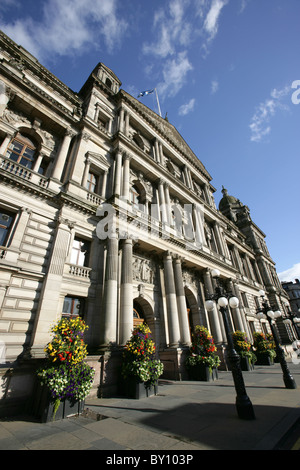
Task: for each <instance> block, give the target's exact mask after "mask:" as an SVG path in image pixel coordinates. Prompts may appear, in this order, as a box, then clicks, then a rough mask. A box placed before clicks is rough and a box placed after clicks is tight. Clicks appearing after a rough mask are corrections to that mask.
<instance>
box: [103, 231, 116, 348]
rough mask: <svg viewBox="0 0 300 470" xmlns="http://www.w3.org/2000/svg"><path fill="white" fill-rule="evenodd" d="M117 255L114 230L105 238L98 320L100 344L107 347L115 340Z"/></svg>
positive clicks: (114, 342)
mask: <svg viewBox="0 0 300 470" xmlns="http://www.w3.org/2000/svg"><path fill="white" fill-rule="evenodd" d="M118 256H119V240H118V235H117V234H116V233H114V232H112V233H111V234H110V237H109V238H108V240H107V255H106V267H105V278H104V291H103V301H102V312H101V320H100V331H101V333H100V334H101V337H100V346H102V347H108V346H109V345H110V344H113V345H114V344H116V342H117V313H118Z"/></svg>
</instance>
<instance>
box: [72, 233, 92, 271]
mask: <svg viewBox="0 0 300 470" xmlns="http://www.w3.org/2000/svg"><path fill="white" fill-rule="evenodd" d="M89 251H90V243H89V242H88V241H86V240H81V239H80V238H75V239H74V241H73V246H72V252H71V260H70V263H71V264H77V265H78V266H88V262H89Z"/></svg>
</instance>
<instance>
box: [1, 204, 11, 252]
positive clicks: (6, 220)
mask: <svg viewBox="0 0 300 470" xmlns="http://www.w3.org/2000/svg"><path fill="white" fill-rule="evenodd" d="M13 220H14V215H13V214H11V213H9V212H4V211H3V212H0V245H1V246H4V244H5V242H6V240H7V237H8V235H9V230H10V227H11V226H12V222H13Z"/></svg>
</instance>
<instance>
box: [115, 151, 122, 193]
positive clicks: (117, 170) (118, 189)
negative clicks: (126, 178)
mask: <svg viewBox="0 0 300 470" xmlns="http://www.w3.org/2000/svg"><path fill="white" fill-rule="evenodd" d="M121 172H122V153H121V152H120V151H118V152H117V155H116V166H115V181H114V194H115V195H117V196H120V194H121Z"/></svg>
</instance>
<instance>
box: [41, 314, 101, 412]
mask: <svg viewBox="0 0 300 470" xmlns="http://www.w3.org/2000/svg"><path fill="white" fill-rule="evenodd" d="M87 328H88V326H87V325H86V324H85V322H84V321H83V320H82V319H81V318H80V317H75V318H72V317H70V318H62V319H61V320H59V322H58V323H57V324H56V325H55V326H54V327H53V328H52V329H51V331H52V333H53V338H52V341H51V342H49V343H48V344H47V346H46V348H45V353H46V364H45V367H43V368H41V369H39V370H38V371H37V375H38V378H39V380H40V382H41V384H42V385H43V384H44V385H46V386H47V388H48V389H49V392H50V395H51V401H53V402H54V415H55V413H56V411H57V409H58V407H59V404H60V402H61V401H62V400H65V399H68V400H70V401H71V402H75V401H78V400H79V401H80V400H84V399H85V397H86V396H87V395H88V394H89V392H90V389H91V387H92V384H93V380H94V375H95V371H94V369H93V368H92V367H90V366H89V365H88V364H86V363H85V362H84V359H85V357H86V356H87V349H86V348H87V347H86V344H85V343H84V340H83V335H84V331H85V330H87Z"/></svg>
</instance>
